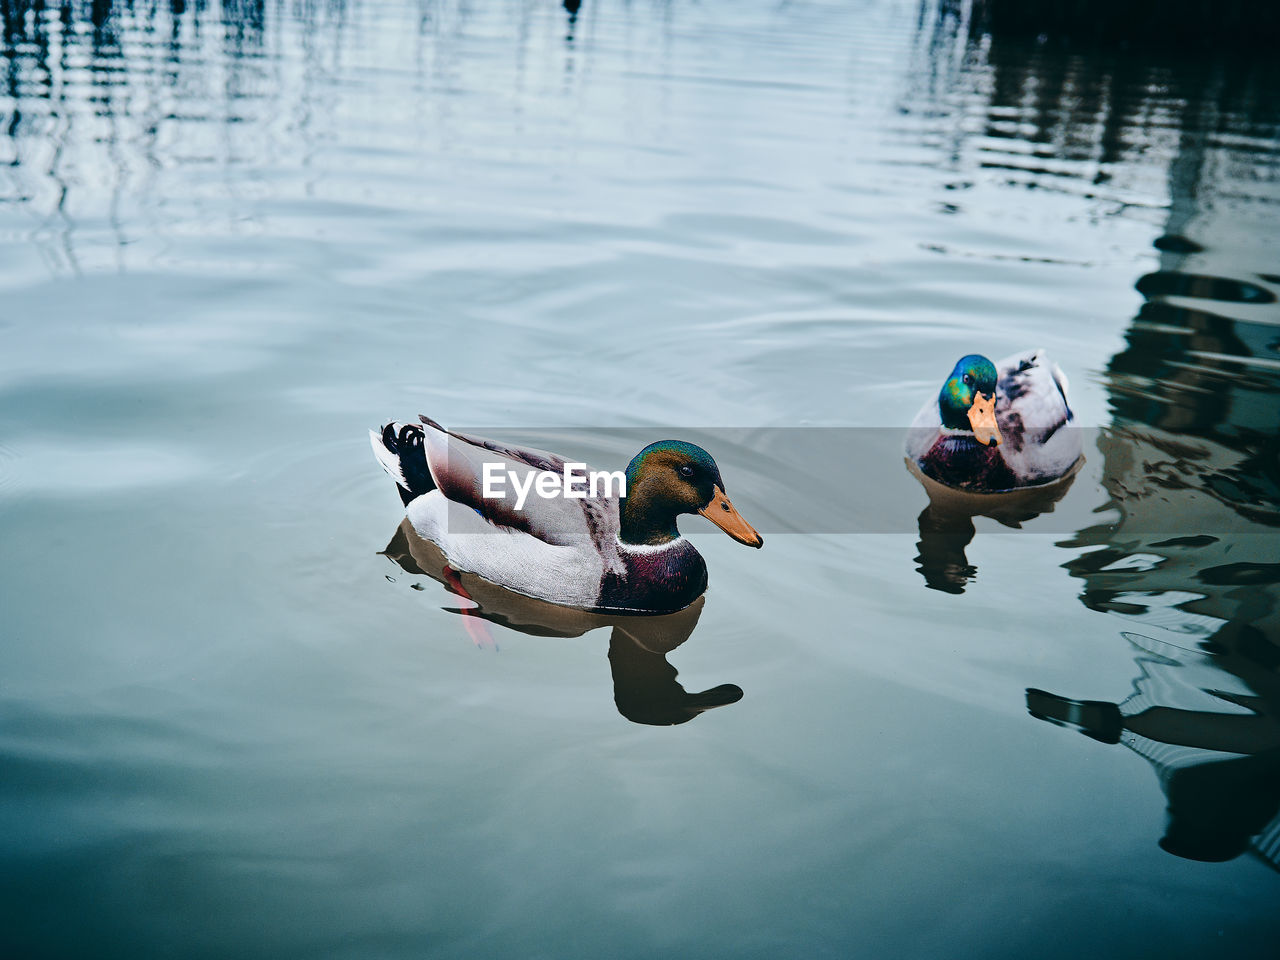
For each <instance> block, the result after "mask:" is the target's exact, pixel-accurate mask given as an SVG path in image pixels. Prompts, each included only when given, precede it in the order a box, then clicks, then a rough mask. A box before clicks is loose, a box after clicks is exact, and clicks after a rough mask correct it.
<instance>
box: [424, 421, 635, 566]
mask: <svg viewBox="0 0 1280 960" xmlns="http://www.w3.org/2000/svg"><path fill="white" fill-rule="evenodd" d="M418 419H419V420H421V421H422V431H423V437H424V441H425V452H426V459H427V466H428V468H429V469H430V471H431V476H432V479H433V480H434V481H435V483H436V486H437V487H438V488H439V489H440V492H441V493H442V494H443V495H444V496H445V498H446V499H448V500H450V501H452V502H453V503H457V504H462V505H463V506H466V507H470V508H471V509H473V510H475V511H476V513H478V514H480V516H481V517H483V518H484V519H485V520H487V521H489V522H490V523H494V524H497V525H499V526H502V527H507V528H510V529H514V530H519V531H522V532H524V533H528V534H530V535H532V536H534V537H537V538H538V539H539V540H543V541H545V542H546V543H550V544H555V545H557V546H567V545H582V544H585V543H591V544H594V545H596V546H597V549H598V548H599V547H600V546H601V545H604V544H611V543H612V542H613V540H614V538H615V537H616V535H617V531H618V528H619V520H618V501H617V499H616V498H614V497H591V496H588V497H582V498H576V497H574V498H570V497H565V496H561V495H560V494H557V495H556V496H553V497H542V496H539V495H538V493H537V490H536V489H535V487H533V486H528V487H527V489H528V491H529V492H528V495H527V496H526V498H525V500H524V503H523V504H522V505H521V507H520V509H516V502H517V495H516V492H515V489H514V487H515V486H516V485H518V486H519V487H520V488H521V489H526V485H528V484H531V483H535V484H536V479H537V478H536V474H539V473H553V474H556V475H557V476H561V477H562V476H563V474H564V467H565V463H566V462H567V461H566V460H565V459H564V457H561V456H559V455H558V454H554V453H548V452H547V451H545V450H537V449H534V448H530V447H515V446H510V445H508V444H503V443H498V442H496V441H493V440H488V439H486V438H484V437H476V436H470V435H468V434H464V433H457V432H455V431H452V430H446V429H445V428H444V427H442V426H441V425H440V424H438V423H436V422H435V421H434V420H431V419H429V418H428V417H423V416H419V417H418ZM485 464H493V465H494V466H493V467H491V468H490V469H491V472H492V473H493V474H495V475H496V476H498V477H501V478H502V481H503V482H502V484H501V485H495V486H497V489H499V490H501V491H502V492H503V494H504V495H503V496H502V497H486V496H484V471H485Z"/></svg>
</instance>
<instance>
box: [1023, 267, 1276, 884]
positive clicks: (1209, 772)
mask: <svg viewBox="0 0 1280 960" xmlns="http://www.w3.org/2000/svg"><path fill="white" fill-rule="evenodd" d="M1197 246H1199V244H1197ZM1206 247H1207V245H1206ZM1207 249H1208V254H1209V257H1210V258H1212V255H1213V251H1212V248H1211V247H1207ZM1185 255H1187V254H1184V253H1181V252H1169V253H1166V254H1165V257H1166V258H1167V260H1169V261H1171V262H1167V263H1166V264H1165V265H1164V266H1165V269H1164V270H1162V271H1161V272H1160V273H1159V274H1149V275H1147V276H1145V277H1143V278H1141V279H1140V280H1139V281H1138V289H1139V290H1140V291H1142V293H1143V294H1144V295H1145V296H1148V297H1151V298H1152V299H1151V300H1150V301H1149V302H1148V303H1146V304H1144V306H1143V308H1142V310H1141V311H1140V312H1139V314H1138V316H1137V317H1135V319H1134V321H1133V323H1132V325H1131V327H1130V330H1129V332H1128V334H1127V337H1126V339H1127V346H1126V349H1125V350H1123V351H1122V352H1120V353H1119V354H1117V355H1116V356H1115V357H1114V358H1113V359H1112V361H1111V363H1110V365H1109V367H1108V371H1107V384H1108V390H1109V392H1110V395H1111V397H1112V403H1113V409H1114V411H1115V420H1114V423H1113V426H1112V429H1111V431H1110V432H1109V435H1108V437H1107V438H1106V440H1105V442H1103V443H1101V444H1100V447H1101V449H1102V453H1103V458H1104V463H1103V482H1104V484H1105V486H1106V489H1107V491H1108V493H1109V494H1110V497H1111V499H1110V501H1109V502H1108V504H1107V507H1108V508H1111V509H1113V510H1115V511H1116V513H1117V514H1118V518H1119V519H1118V521H1117V522H1114V523H1105V524H1098V525H1096V526H1093V527H1089V528H1086V529H1084V530H1081V531H1080V532H1079V533H1078V534H1077V535H1076V537H1075V538H1073V539H1072V540H1071V541H1069V542H1067V543H1066V544H1064V545H1065V546H1071V547H1081V548H1085V550H1086V552H1084V553H1082V554H1081V555H1080V556H1079V557H1078V558H1077V559H1075V560H1073V561H1070V562H1069V563H1067V564H1066V565H1065V566H1066V568H1067V570H1068V571H1069V572H1070V573H1071V574H1072V576H1075V577H1079V578H1080V579H1081V580H1082V581H1084V590H1083V592H1082V594H1081V600H1082V602H1083V603H1084V604H1085V605H1086V606H1087V607H1089V608H1090V609H1093V610H1099V611H1103V612H1107V613H1112V614H1116V615H1118V616H1122V617H1126V618H1130V619H1134V620H1137V621H1139V622H1148V623H1151V624H1153V625H1155V626H1158V627H1160V628H1162V629H1164V630H1165V631H1168V632H1170V633H1172V634H1175V635H1181V636H1184V637H1185V638H1186V639H1187V641H1188V642H1187V643H1186V644H1185V645H1183V644H1176V643H1169V642H1165V641H1161V640H1159V639H1156V638H1153V637H1148V636H1146V635H1144V634H1141V633H1137V632H1130V631H1125V632H1124V633H1122V636H1123V637H1124V638H1125V639H1126V640H1127V641H1128V642H1129V643H1131V644H1132V645H1133V647H1134V649H1135V651H1136V653H1137V663H1138V666H1139V668H1140V670H1141V676H1140V678H1139V679H1138V680H1137V681H1135V684H1134V693H1133V694H1132V695H1131V696H1130V697H1128V698H1127V699H1126V700H1124V701H1122V702H1120V703H1105V702H1096V701H1076V700H1071V699H1068V698H1066V697H1062V696H1058V695H1054V694H1050V693H1047V692H1045V691H1041V690H1034V689H1033V690H1029V691H1028V693H1027V706H1028V709H1029V710H1030V711H1031V713H1032V714H1033V715H1034V716H1037V717H1039V718H1041V719H1044V720H1048V721H1050V722H1053V723H1057V724H1060V725H1063V726H1071V727H1075V728H1077V729H1079V730H1080V731H1081V732H1083V733H1085V734H1087V735H1088V736H1090V737H1093V738H1094V739H1097V740H1100V741H1102V742H1104V743H1124V744H1125V745H1126V746H1128V747H1129V748H1130V749H1132V750H1133V751H1134V752H1135V753H1138V754H1139V755H1140V756H1143V757H1144V758H1146V759H1147V760H1148V761H1149V762H1150V763H1151V764H1152V766H1153V768H1154V769H1155V770H1156V773H1157V776H1158V778H1159V781H1160V786H1161V789H1162V790H1163V791H1164V794H1165V797H1166V799H1167V804H1168V826H1167V829H1166V832H1165V835H1164V837H1163V838H1161V840H1160V845H1161V846H1162V847H1163V848H1164V849H1165V850H1167V851H1168V852H1170V853H1173V854H1177V855H1178V856H1182V857H1186V858H1189V859H1194V860H1210V861H1217V860H1227V859H1231V858H1232V857H1235V856H1238V855H1239V854H1241V853H1243V852H1244V851H1245V850H1246V849H1252V850H1253V851H1254V852H1255V853H1257V854H1258V855H1259V856H1261V857H1262V858H1263V859H1265V860H1266V861H1267V862H1269V863H1270V864H1272V866H1276V867H1278V868H1280V818H1278V817H1277V813H1278V812H1280V645H1278V644H1280V563H1277V562H1276V557H1277V546H1278V544H1280V539H1278V538H1277V535H1276V531H1275V528H1276V527H1277V526H1280V484H1278V481H1280V473H1278V471H1280V457H1278V455H1277V454H1278V453H1280V437H1278V435H1277V425H1280V369H1277V368H1278V367H1280V364H1277V363H1276V361H1275V359H1274V357H1275V355H1276V343H1275V338H1274V332H1275V330H1276V329H1277V324H1278V323H1280V315H1277V312H1276V311H1275V310H1274V308H1270V309H1271V313H1270V315H1263V316H1256V315H1254V316H1251V317H1250V318H1248V319H1246V318H1244V317H1240V316H1233V315H1232V314H1231V309H1232V305H1233V304H1238V303H1243V302H1253V303H1259V302H1260V303H1265V304H1268V305H1270V304H1272V303H1274V299H1275V298H1274V297H1273V296H1271V295H1270V292H1269V291H1265V290H1261V288H1258V287H1256V286H1251V285H1248V284H1245V283H1242V282H1240V281H1234V280H1231V279H1228V278H1216V277H1205V276H1201V275H1199V274H1183V273H1179V272H1178V271H1177V267H1178V266H1179V265H1180V264H1178V263H1177V262H1176V258H1178V257H1181V256H1185ZM1153 277H1156V278H1160V282H1158V283H1157V282H1154V281H1153V279H1152V278H1153ZM1241 290H1250V291H1252V290H1258V291H1260V293H1257V294H1251V295H1250V296H1247V297H1246V296H1241V295H1239V293H1240V291H1241ZM1261 294H1266V296H1262V295H1261ZM1165 297H1178V298H1186V299H1192V298H1194V301H1195V302H1196V306H1194V307H1183V306H1180V305H1178V302H1174V303H1170V302H1169V301H1168V300H1165V299H1164V298H1165ZM1154 514H1164V515H1173V516H1177V517H1179V518H1181V520H1182V522H1183V523H1184V524H1185V529H1186V535H1185V536H1180V537H1156V536H1152V535H1151V534H1149V533H1146V534H1144V533H1143V530H1144V529H1148V528H1145V527H1144V524H1145V523H1146V522H1148V521H1149V518H1150V517H1151V516H1152V515H1154ZM1208 530H1213V531H1215V533H1213V534H1210V533H1208V532H1206V531H1208ZM1218 531H1225V532H1218ZM1250 844H1252V846H1251V847H1250Z"/></svg>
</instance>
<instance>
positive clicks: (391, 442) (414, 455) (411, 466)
mask: <svg viewBox="0 0 1280 960" xmlns="http://www.w3.org/2000/svg"><path fill="white" fill-rule="evenodd" d="M397 426H399V427H400V431H399V433H397V432H396V427H397ZM382 445H383V446H384V447H386V448H387V450H388V451H390V452H391V453H393V454H395V456H396V458H397V459H398V460H399V461H400V474H401V476H403V477H404V483H397V484H396V489H397V490H399V491H400V499H401V500H402V501H404V503H405V504H406V505H407V504H408V503H409V501H411V500H413V499H414V498H415V497H420V496H422V495H423V494H424V493H429V492H430V491H432V490H434V489H435V488H436V482H435V480H433V479H432V478H431V470H430V469H429V468H428V467H427V452H426V445H425V443H424V437H423V433H422V428H421V427H420V426H418V425H417V424H416V423H406V424H403V425H400V424H396V423H388V424H387V425H386V426H384V427H383V428H382Z"/></svg>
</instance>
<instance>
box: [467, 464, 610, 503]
mask: <svg viewBox="0 0 1280 960" xmlns="http://www.w3.org/2000/svg"><path fill="white" fill-rule="evenodd" d="M482 477H483V481H484V487H483V488H482V490H481V496H483V497H484V498H485V499H486V500H505V499H507V491H506V485H507V483H508V481H510V483H511V487H512V489H513V490H514V491H515V494H516V509H517V510H523V509H524V503H525V500H526V499H527V498H528V496H529V493H530V491H532V492H534V493H536V494H537V495H538V496H540V497H541V498H542V499H544V500H554V499H555V498H556V497H564V498H565V499H567V500H585V499H586V498H587V497H588V496H591V497H599V496H606V497H614V496H616V497H625V496H626V495H627V475H626V474H625V473H623V472H622V471H621V470H591V471H588V470H587V465H586V464H585V463H566V464H565V465H564V472H563V473H552V472H551V471H550V470H530V471H527V472H525V473H524V474H523V475H522V474H521V473H519V472H517V471H515V470H508V469H507V468H506V466H505V465H504V464H501V463H486V464H485V465H484V470H483V473H482ZM521 479H523V480H524V482H523V483H521V482H520V481H521Z"/></svg>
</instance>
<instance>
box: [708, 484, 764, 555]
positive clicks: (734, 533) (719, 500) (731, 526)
mask: <svg viewBox="0 0 1280 960" xmlns="http://www.w3.org/2000/svg"><path fill="white" fill-rule="evenodd" d="M715 490H716V492H715V493H714V494H713V495H712V497H711V502H710V503H708V504H707V505H706V506H705V507H703V508H702V509H701V510H699V511H698V512H699V513H700V514H702V515H703V516H704V517H706V518H707V519H708V520H710V521H711V522H712V523H714V524H715V525H716V526H717V527H719V528H720V529H721V530H723V531H724V532H725V533H727V534H728V535H729V536H731V537H733V539H735V540H737V541H738V542H739V543H745V544H746V545H747V546H748V547H757V548H759V547H763V546H764V537H762V536H760V534H758V533H756V531H755V529H754V528H753V527H752V526H751V524H749V523H747V521H745V520H743V519H742V514H740V513H738V511H737V508H736V507H734V505H733V504H732V503H730V502H729V498H728V497H726V496H725V495H724V491H723V490H721V489H720V488H719V487H716V488H715Z"/></svg>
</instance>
